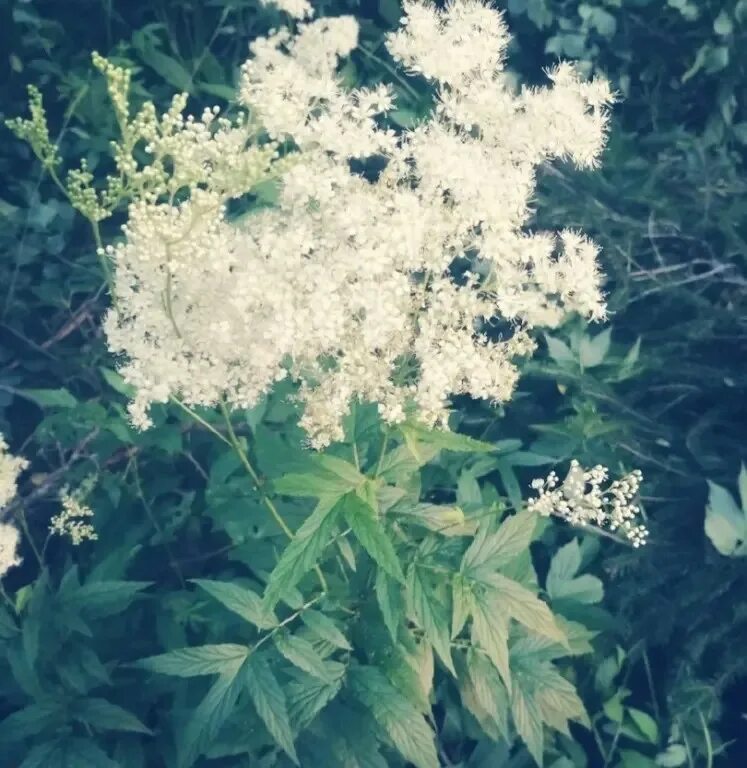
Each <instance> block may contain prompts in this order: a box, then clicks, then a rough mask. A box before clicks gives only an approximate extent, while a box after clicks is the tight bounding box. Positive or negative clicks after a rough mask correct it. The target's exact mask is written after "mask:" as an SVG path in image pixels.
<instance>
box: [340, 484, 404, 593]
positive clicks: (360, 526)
mask: <svg viewBox="0 0 747 768" xmlns="http://www.w3.org/2000/svg"><path fill="white" fill-rule="evenodd" d="M340 504H341V505H342V509H343V513H344V515H345V520H346V521H347V523H348V525H349V526H350V527H351V528H352V529H353V533H354V534H355V537H356V538H357V539H358V541H359V543H360V545H361V546H362V547H363V549H365V550H366V552H368V554H369V555H370V556H371V559H372V560H374V561H375V562H376V564H377V565H378V566H379V567H380V568H381V569H383V570H384V571H386V573H387V574H389V576H391V577H392V578H394V579H396V580H397V581H404V574H403V573H402V566H401V565H400V563H399V558H398V557H397V553H396V552H395V550H394V544H392V541H391V539H390V538H389V535H388V534H387V532H386V529H385V528H384V526H383V524H382V523H381V521H380V520H379V517H378V515H377V514H376V510H375V509H373V507H371V506H370V505H369V504H367V503H366V502H365V501H364V500H363V499H361V498H360V496H358V495H357V494H354V493H349V494H347V495H345V496H344V497H343V498H342V499H341V500H340Z"/></svg>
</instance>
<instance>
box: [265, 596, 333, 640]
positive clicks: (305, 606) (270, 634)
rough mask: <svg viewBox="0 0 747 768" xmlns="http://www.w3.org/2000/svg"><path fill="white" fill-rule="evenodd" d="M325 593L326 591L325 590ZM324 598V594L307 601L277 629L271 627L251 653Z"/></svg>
mask: <svg viewBox="0 0 747 768" xmlns="http://www.w3.org/2000/svg"><path fill="white" fill-rule="evenodd" d="M325 591H326V590H325ZM323 597H324V593H322V594H321V595H317V596H316V597H314V598H312V599H311V600H309V601H308V602H307V603H304V604H303V605H302V606H301V607H300V608H299V609H298V610H297V611H295V612H294V613H292V614H291V615H290V616H288V617H287V618H286V619H283V620H282V621H281V622H280V623H279V624H278V625H277V627H273V628H272V629H271V630H270V631H269V632H268V633H267V634H266V635H264V636H263V637H261V638H260V639H259V640H257V642H256V643H255V644H254V646H253V647H252V651H251V652H252V653H254V652H255V651H256V650H257V649H258V648H260V647H261V646H262V645H264V644H265V643H266V642H267V641H268V640H270V639H271V638H272V637H274V636H275V635H276V634H277V633H278V632H280V630H281V629H283V627H286V626H287V625H288V624H290V623H291V622H292V621H295V620H296V619H297V618H298V617H299V616H300V615H301V614H302V613H303V612H304V611H307V610H308V609H309V608H311V607H312V606H313V605H316V604H317V603H318V602H319V601H320V600H321V599H322V598H323Z"/></svg>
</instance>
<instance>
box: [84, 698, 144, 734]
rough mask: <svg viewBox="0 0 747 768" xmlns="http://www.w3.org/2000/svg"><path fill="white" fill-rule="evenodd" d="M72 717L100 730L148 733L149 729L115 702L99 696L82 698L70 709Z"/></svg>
mask: <svg viewBox="0 0 747 768" xmlns="http://www.w3.org/2000/svg"><path fill="white" fill-rule="evenodd" d="M71 714H72V716H73V718H74V719H76V720H78V721H80V722H81V723H85V724H86V725H89V726H90V727H91V728H93V729H94V730H100V731H125V732H129V733H146V734H150V733H151V730H150V728H148V727H147V726H145V725H144V724H143V723H142V722H140V720H139V719H138V718H137V717H135V715H133V714H132V712H128V711H127V710H126V709H123V708H122V707H120V706H119V705H117V704H112V703H111V702H110V701H107V700H106V699H101V698H90V699H83V700H82V701H79V702H75V704H74V705H73V707H72V709H71Z"/></svg>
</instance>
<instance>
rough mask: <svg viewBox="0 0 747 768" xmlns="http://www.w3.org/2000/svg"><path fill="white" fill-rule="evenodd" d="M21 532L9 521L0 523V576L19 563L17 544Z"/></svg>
mask: <svg viewBox="0 0 747 768" xmlns="http://www.w3.org/2000/svg"><path fill="white" fill-rule="evenodd" d="M20 540H21V534H20V531H19V530H18V528H16V527H15V526H14V525H11V524H10V523H0V578H2V577H3V576H5V574H6V573H7V572H8V571H9V570H10V569H11V568H13V567H14V566H16V565H20V563H21V558H20V557H19V556H18V544H19V543H20Z"/></svg>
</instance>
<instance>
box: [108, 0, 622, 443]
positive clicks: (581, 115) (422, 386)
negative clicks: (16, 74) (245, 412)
mask: <svg viewBox="0 0 747 768" xmlns="http://www.w3.org/2000/svg"><path fill="white" fill-rule="evenodd" d="M405 13H406V17H405V21H404V23H403V27H402V29H401V30H400V31H399V32H397V33H395V34H393V35H392V36H390V38H389V39H388V42H387V45H388V47H389V50H390V52H391V53H392V55H393V56H394V57H395V59H396V60H398V61H399V62H400V63H401V64H402V65H403V66H404V67H405V68H406V69H408V70H411V71H414V72H417V73H419V74H422V75H423V76H425V77H427V78H430V79H431V80H433V81H434V83H435V85H436V88H437V105H436V107H435V108H434V110H433V113H432V114H431V116H430V117H428V118H427V119H425V120H424V121H423V122H422V123H421V124H419V125H418V126H416V127H415V128H414V129H412V130H410V131H403V132H399V133H395V132H394V131H393V130H391V129H389V128H386V127H385V123H384V122H383V121H382V119H381V117H382V114H385V113H386V112H387V111H388V110H389V109H390V108H392V107H393V106H395V105H394V98H393V92H392V89H391V88H390V87H388V86H386V85H381V86H377V87H375V88H372V89H367V88H361V89H355V90H349V89H347V88H346V87H345V86H344V84H343V83H342V81H341V79H340V78H339V76H338V67H339V65H340V62H341V59H342V58H343V57H344V56H346V55H348V54H349V52H350V51H351V50H352V49H353V48H354V47H355V45H356V40H357V24H356V22H355V20H354V19H352V18H350V17H341V18H332V19H328V18H324V19H319V20H316V21H312V22H310V23H306V24H300V25H299V27H298V31H297V33H291V32H290V31H289V30H287V29H281V30H280V31H278V32H274V33H273V34H271V35H270V36H269V37H267V38H261V39H259V40H257V41H255V42H254V43H253V44H252V46H251V52H252V56H251V58H250V59H249V61H248V62H247V63H246V64H245V66H244V68H243V76H242V85H241V90H240V101H241V102H242V104H243V105H244V106H245V107H246V108H247V109H248V110H249V113H250V114H251V116H252V118H251V121H250V120H244V121H242V122H240V123H238V124H231V123H229V122H228V121H226V120H222V119H217V118H215V116H214V114H213V113H212V112H211V111H208V112H207V113H205V114H204V115H203V117H202V118H201V120H199V121H195V120H190V119H188V118H184V117H181V116H180V113H179V107H180V104H179V103H177V102H175V107H174V109H173V110H172V111H171V112H170V113H168V114H167V115H164V116H161V117H160V118H156V116H155V114H150V113H148V111H147V110H144V111H143V113H142V115H141V116H140V117H138V118H136V120H139V121H140V123H139V124H138V125H139V126H140V127H139V128H138V130H139V132H140V133H141V134H143V133H144V134H146V135H147V136H150V137H151V138H150V139H149V149H150V150H151V151H152V152H153V157H154V158H155V159H156V161H155V162H154V165H153V167H154V169H155V170H152V171H148V167H146V168H144V169H141V171H139V173H141V174H143V173H150V174H151V177H150V178H149V179H148V180H147V182H148V183H147V184H145V186H144V188H147V194H143V195H141V196H140V197H139V199H137V200H136V201H135V202H134V203H133V205H132V206H131V208H130V213H129V220H128V223H127V226H126V228H125V239H124V241H123V242H122V243H120V244H118V245H117V246H115V247H113V248H110V249H109V252H108V255H109V258H111V260H112V261H113V264H114V267H115V292H116V298H117V302H116V305H115V306H114V307H113V309H112V310H111V311H110V313H109V315H108V317H107V319H106V322H105V329H106V333H107V338H108V343H109V346H110V348H111V349H112V350H113V351H114V352H115V353H116V354H118V355H120V356H121V358H122V367H121V372H122V375H123V376H124V378H125V379H126V380H127V382H128V383H129V384H131V385H134V387H135V389H136V396H135V399H134V401H133V403H132V405H131V409H130V410H131V414H132V418H133V421H134V422H135V423H136V424H137V425H138V426H141V427H146V426H147V425H148V424H149V416H148V411H149V407H150V405H151V404H152V403H157V402H166V401H167V400H168V398H169V397H170V396H178V397H180V398H181V399H183V400H184V401H185V402H186V403H188V404H191V405H204V406H213V405H215V404H217V403H218V402H221V401H225V402H227V404H228V405H229V406H230V407H235V408H245V407H250V406H252V405H254V404H255V403H256V402H257V401H258V400H259V398H260V397H262V395H264V394H265V393H266V392H267V391H268V390H269V389H270V388H271V387H272V386H273V384H274V383H275V382H276V381H278V380H280V379H283V378H285V377H287V376H290V377H292V378H293V379H294V380H295V381H297V382H298V383H299V385H300V386H299V399H300V400H301V402H302V403H303V404H304V413H303V416H302V419H301V423H302V425H303V427H304V428H305V429H306V430H307V432H308V434H309V438H310V440H311V442H312V444H314V445H315V446H317V447H322V446H324V445H327V444H328V443H330V442H331V441H334V440H337V439H339V438H341V437H342V427H341V422H342V419H343V417H344V415H345V414H346V413H347V412H348V411H349V408H350V403H351V401H353V400H355V399H359V400H365V401H369V402H375V403H378V405H379V410H380V412H381V415H382V417H383V418H384V419H385V420H386V421H388V422H390V423H396V422H399V421H402V420H404V419H405V418H406V417H407V416H408V415H410V414H412V415H413V416H415V417H416V418H418V419H419V420H420V421H422V422H423V423H425V424H428V425H435V424H445V422H446V417H447V415H448V407H449V402H450V398H451V397H452V396H453V395H455V394H471V395H473V396H475V397H480V398H485V399H488V400H494V401H505V400H507V399H508V398H510V396H511V393H512V390H513V387H514V385H515V382H516V379H517V375H518V373H517V368H516V359H517V357H521V356H523V355H527V354H530V353H531V352H532V350H533V348H534V342H533V340H532V333H531V331H532V329H533V328H534V327H536V326H542V325H549V326H552V325H557V324H558V323H560V322H561V321H562V320H563V319H564V318H565V317H566V316H567V315H568V314H569V313H573V312H577V313H580V314H581V315H583V316H585V317H587V318H591V319H598V318H601V317H603V315H604V302H603V297H602V294H601V275H600V273H599V269H598V266H597V262H596V259H597V248H596V246H595V245H594V244H593V243H591V242H590V241H589V240H588V239H587V238H586V237H585V236H583V235H582V234H581V233H578V232H575V231H571V230H565V231H562V232H560V233H559V234H557V235H556V234H552V233H546V232H531V231H529V229H528V224H529V222H530V217H531V214H532V211H531V206H530V202H531V200H532V198H533V195H534V189H535V177H536V173H537V168H538V167H539V166H541V165H542V164H543V163H545V162H547V161H551V160H553V159H556V158H557V159H567V160H570V161H571V162H574V163H575V164H576V165H578V166H581V167H589V166H593V165H594V164H595V163H596V162H597V159H598V156H599V153H600V151H601V149H602V146H603V144H604V139H605V131H606V125H607V114H606V105H607V104H608V103H609V102H610V101H611V94H610V92H609V89H608V87H607V85H606V83H604V82H602V81H594V82H591V83H587V82H583V81H582V80H581V79H580V78H579V77H578V75H577V74H576V73H575V71H574V70H573V68H572V67H570V66H569V65H560V66H558V67H557V68H556V69H554V70H553V71H551V72H550V73H549V75H550V80H551V85H550V86H549V87H546V88H535V89H525V90H523V91H521V92H519V93H515V92H514V90H513V88H512V86H511V84H510V81H509V78H508V77H507V76H506V74H505V72H504V69H503V53H504V51H505V49H506V46H507V43H508V39H509V38H508V33H507V31H506V28H505V25H504V23H503V19H502V17H501V14H500V13H498V12H497V11H495V10H493V9H492V8H490V7H489V6H487V5H485V4H483V3H480V2H476V0H461V1H458V2H454V3H452V4H451V5H449V6H448V7H447V9H446V10H445V11H438V10H436V9H435V8H434V7H433V6H432V5H430V4H425V3H422V4H421V3H414V2H409V3H406V4H405ZM257 124H261V125H262V126H263V128H264V129H265V130H266V132H267V133H268V134H269V135H270V137H271V138H272V140H273V141H278V142H279V141H286V140H287V141H290V142H291V146H293V147H295V151H293V152H291V154H290V155H287V156H286V157H284V158H282V159H280V158H279V157H278V146H279V145H278V144H272V143H271V144H269V145H262V144H261V143H260V144H258V143H257V137H258V135H259V134H258V128H257ZM372 157H375V158H378V160H379V170H378V171H377V172H368V173H366V174H365V175H364V174H363V173H362V172H361V171H359V170H357V167H356V166H355V164H353V163H352V161H353V160H357V159H364V160H365V159H366V158H372ZM169 158H174V159H173V160H170V159H169ZM159 174H160V176H159ZM272 177H278V178H279V181H278V183H277V189H276V192H277V201H276V203H275V204H274V206H272V207H269V208H264V209H262V210H260V211H258V212H255V213H252V214H251V215H249V216H245V217H243V218H241V219H240V220H238V221H233V220H230V219H229V216H228V215H227V208H226V206H227V204H228V202H229V200H230V198H232V197H234V196H237V195H240V194H243V193H244V192H247V191H249V190H250V189H251V188H252V187H253V185H255V184H256V183H257V182H258V181H262V180H265V179H268V178H272ZM154 179H155V181H154ZM159 179H160V181H159ZM185 187H186V188H189V190H190V194H189V197H188V199H183V201H182V202H176V201H175V197H174V196H175V192H176V191H177V190H179V189H184V188H185ZM159 188H160V189H161V190H162V192H163V194H161V195H159V194H158V190H159ZM457 266H459V269H457ZM465 267H466V272H465ZM499 325H500V327H502V328H504V330H503V331H502V332H501V333H499V332H498V331H497V330H495V328H496V327H498V326H499Z"/></svg>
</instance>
